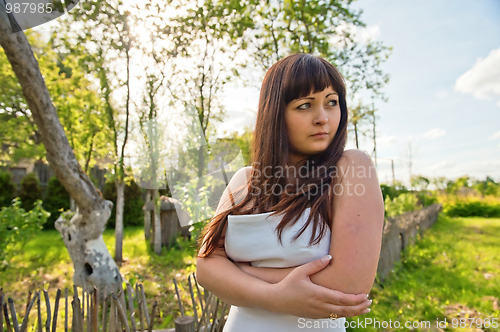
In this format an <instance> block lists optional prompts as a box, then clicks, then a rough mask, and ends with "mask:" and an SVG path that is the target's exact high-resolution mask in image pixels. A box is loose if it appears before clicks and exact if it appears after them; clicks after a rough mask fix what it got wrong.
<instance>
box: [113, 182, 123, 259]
mask: <svg viewBox="0 0 500 332" xmlns="http://www.w3.org/2000/svg"><path fill="white" fill-rule="evenodd" d="M124 203H125V183H124V182H123V181H120V180H119V181H117V182H116V218H115V261H116V262H117V263H120V262H122V261H123V255H122V250H123V207H124V205H125V204H124Z"/></svg>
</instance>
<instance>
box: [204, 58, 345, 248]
mask: <svg viewBox="0 0 500 332" xmlns="http://www.w3.org/2000/svg"><path fill="white" fill-rule="evenodd" d="M330 86H331V87H332V88H333V89H334V90H335V92H337V94H338V96H339V106H340V112H341V116H340V123H339V126H338V129H337V132H336V134H335V136H334V138H333V140H332V142H331V143H330V144H329V146H328V147H327V148H326V150H324V151H322V152H320V153H317V154H315V155H313V156H311V158H310V159H309V160H307V161H306V162H305V163H303V164H302V165H301V166H300V167H302V169H301V170H300V171H301V173H300V177H299V178H298V180H297V182H296V184H295V187H294V189H295V190H294V191H293V194H289V193H287V194H286V195H284V194H283V193H282V192H281V193H277V192H276V190H275V188H284V187H285V186H286V185H287V176H286V172H283V170H286V169H289V167H288V166H287V160H288V149H289V148H288V142H289V140H288V135H287V128H286V124H285V109H286V105H287V104H288V103H290V102H291V101H293V100H295V99H298V98H301V97H305V96H307V95H309V94H310V93H316V92H321V91H323V90H324V89H326V88H327V87H330ZM345 95H346V92H345V84H344V79H343V77H342V75H341V74H340V72H339V71H338V70H337V69H336V68H335V67H334V66H333V65H332V64H330V63H329V62H328V61H326V60H324V59H322V58H319V57H316V56H313V55H310V54H302V53H301V54H293V55H290V56H288V57H286V58H284V59H281V60H280V61H278V62H277V63H275V64H274V65H273V66H272V67H271V68H270V69H269V70H268V72H267V73H266V76H265V77H264V81H263V82H262V87H261V90H260V99H259V108H258V113H257V121H256V124H255V131H254V146H253V162H252V172H251V179H250V182H249V183H248V186H247V187H246V188H247V190H248V193H247V195H246V197H245V198H244V199H243V200H242V201H241V202H240V203H239V204H237V205H233V207H232V208H230V209H228V210H226V211H224V212H222V213H220V214H218V215H216V216H215V217H213V218H212V220H211V221H210V223H209V224H208V225H207V226H206V227H205V230H204V232H203V233H202V235H201V237H200V239H199V247H200V248H203V252H199V256H200V257H206V256H208V255H210V254H211V253H212V252H213V251H214V250H215V249H216V248H217V247H221V246H223V244H222V243H221V242H222V241H221V240H222V234H223V232H224V227H225V225H226V223H227V216H228V215H229V214H234V215H241V214H255V213H263V212H270V211H275V212H274V213H273V214H279V215H281V214H283V218H282V220H281V222H280V223H279V224H278V226H277V227H276V232H277V235H278V240H279V241H280V242H281V234H282V232H283V229H284V228H285V226H286V225H288V224H289V223H291V224H293V223H294V222H296V221H297V219H298V218H299V216H300V215H301V214H302V213H303V211H304V210H305V209H306V208H308V207H310V208H311V210H310V213H309V217H308V219H307V221H306V222H305V224H304V226H303V227H302V228H301V229H300V231H299V232H298V233H297V234H296V235H295V239H296V238H298V237H299V236H300V235H301V234H302V233H303V232H304V231H305V230H306V229H307V227H308V226H309V225H310V224H311V223H312V235H311V238H310V241H309V243H310V244H311V245H312V244H316V243H318V242H319V241H320V239H321V238H322V236H323V235H324V234H325V232H326V228H327V227H330V222H329V221H330V220H331V218H332V216H333V209H332V207H333V204H332V199H333V197H334V195H333V194H334V193H333V191H332V190H331V189H332V188H333V187H332V186H333V185H334V184H336V183H338V180H339V179H338V176H339V174H338V172H336V170H337V162H338V160H339V159H340V157H341V156H342V153H343V151H344V148H345V144H346V139H347V105H346V99H345ZM287 167H288V168H287ZM269 173H271V174H274V175H276V176H269ZM243 189H245V188H243ZM243 189H242V190H243ZM249 202H251V206H250V207H249V208H245V209H243V207H244V206H245V205H246V204H247V203H249Z"/></svg>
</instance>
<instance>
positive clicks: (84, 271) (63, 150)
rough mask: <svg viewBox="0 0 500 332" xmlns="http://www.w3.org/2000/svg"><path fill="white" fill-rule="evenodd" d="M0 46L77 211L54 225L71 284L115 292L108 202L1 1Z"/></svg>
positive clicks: (116, 276)
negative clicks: (76, 151) (87, 170)
mask: <svg viewBox="0 0 500 332" xmlns="http://www.w3.org/2000/svg"><path fill="white" fill-rule="evenodd" d="M12 19H13V18H12V17H11V20H12ZM0 45H1V46H2V47H3V49H4V50H5V54H6V55H7V58H8V60H9V62H10V64H11V66H12V69H13V70H14V73H15V74H16V76H17V78H18V80H19V83H20V84H21V87H22V91H23V95H24V98H25V99H26V102H27V104H28V106H29V108H30V110H31V113H32V116H33V119H34V121H35V123H36V125H37V127H38V131H39V133H40V137H41V140H42V143H43V145H44V146H45V149H46V151H47V160H48V162H49V164H50V166H51V168H52V169H53V170H54V173H55V174H56V176H57V178H58V179H59V181H60V182H61V184H62V185H63V186H64V187H65V188H66V190H67V191H68V193H69V194H70V195H71V197H73V199H74V200H75V202H76V205H77V207H78V209H77V211H76V213H74V214H73V215H72V216H71V218H69V215H71V213H70V214H67V213H66V214H65V213H63V214H62V215H61V216H60V217H59V218H58V219H57V221H56V224H55V226H56V229H57V230H58V231H59V232H60V233H61V235H62V237H63V240H64V243H65V245H66V248H67V249H68V252H69V255H70V257H71V260H72V261H73V264H74V268H75V274H74V276H73V280H74V282H75V284H76V285H78V286H80V287H83V288H84V289H86V290H88V291H90V290H91V289H92V288H93V287H94V286H96V287H97V288H99V289H101V290H103V291H104V289H105V288H106V289H107V290H108V291H111V290H114V289H115V288H116V287H119V286H120V285H121V276H120V273H119V271H118V267H117V266H116V263H115V262H114V261H113V259H112V258H111V255H110V254H109V252H108V250H107V248H106V246H105V244H104V241H103V239H102V232H103V231H104V228H105V225H106V221H107V220H108V218H109V216H110V214H111V207H112V203H111V202H109V201H107V200H104V199H103V198H102V197H101V196H100V195H99V193H98V191H97V189H96V188H95V187H94V185H93V183H92V181H90V179H89V178H88V176H87V175H86V174H85V173H83V171H82V170H81V167H80V165H79V164H78V161H77V160H76V158H75V155H74V153H73V150H72V149H71V146H70V145H69V142H68V139H67V137H66V134H65V133H64V130H63V128H62V126H61V123H60V122H59V119H58V117H57V113H56V110H55V108H54V105H53V104H52V100H51V98H50V95H49V92H48V90H47V87H46V85H45V82H44V80H43V77H42V74H41V73H40V68H39V66H38V62H37V61H36V59H35V57H34V55H33V51H32V50H31V46H30V45H29V43H28V40H27V39H26V36H25V35H24V33H23V32H22V31H20V32H17V33H14V32H13V29H12V25H11V22H10V21H9V16H8V15H7V13H6V10H5V5H4V2H3V1H0Z"/></svg>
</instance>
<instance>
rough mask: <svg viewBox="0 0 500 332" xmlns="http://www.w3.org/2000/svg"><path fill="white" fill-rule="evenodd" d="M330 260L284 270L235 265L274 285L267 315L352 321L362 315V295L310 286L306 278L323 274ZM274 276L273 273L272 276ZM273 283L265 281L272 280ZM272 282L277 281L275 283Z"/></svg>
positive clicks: (365, 297) (364, 301)
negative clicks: (333, 318)
mask: <svg viewBox="0 0 500 332" xmlns="http://www.w3.org/2000/svg"><path fill="white" fill-rule="evenodd" d="M330 259H331V257H330V256H326V257H324V258H322V259H318V260H315V261H312V262H310V263H307V264H304V265H301V266H298V267H295V268H288V269H266V268H258V267H252V266H250V264H249V263H241V262H239V263H236V265H237V266H238V267H239V268H240V269H241V270H242V271H244V272H246V273H248V274H250V275H253V276H255V277H258V278H261V279H263V280H265V279H268V280H266V281H268V282H273V281H274V282H275V285H274V287H273V292H272V294H270V295H271V296H272V297H273V298H274V300H273V301H272V302H271V305H272V307H270V308H268V310H270V311H274V312H280V313H285V314H290V315H295V316H299V317H306V318H328V317H329V316H330V314H332V313H333V314H337V315H338V316H339V317H353V316H358V315H362V314H366V313H368V312H369V311H370V309H368V307H369V306H370V304H371V301H370V300H368V295H366V294H345V293H342V292H339V291H335V290H331V289H329V288H326V287H323V286H319V285H316V284H314V283H313V282H312V281H311V279H310V276H311V275H313V274H315V273H317V272H319V271H321V270H323V269H324V268H325V267H326V266H327V265H328V263H329V261H330ZM273 272H274V273H273ZM273 278H274V280H271V281H270V280H269V279H273ZM276 278H281V279H280V280H276Z"/></svg>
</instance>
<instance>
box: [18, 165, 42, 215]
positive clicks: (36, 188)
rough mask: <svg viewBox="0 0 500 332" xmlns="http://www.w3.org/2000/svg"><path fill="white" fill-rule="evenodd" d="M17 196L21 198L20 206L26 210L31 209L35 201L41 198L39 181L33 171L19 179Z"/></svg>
mask: <svg viewBox="0 0 500 332" xmlns="http://www.w3.org/2000/svg"><path fill="white" fill-rule="evenodd" d="M19 198H20V199H21V207H22V208H23V209H24V210H26V211H28V210H31V209H32V208H33V206H34V204H35V202H36V201H37V200H39V199H42V190H41V189H40V182H39V181H38V178H37V177H36V175H35V173H29V174H27V175H26V176H25V177H24V178H23V179H22V180H21V189H20V190H19Z"/></svg>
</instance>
